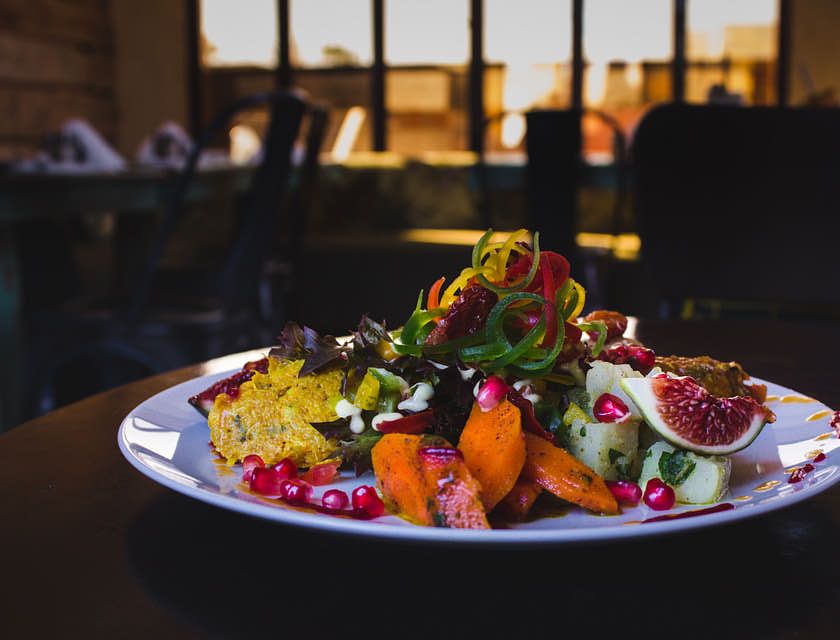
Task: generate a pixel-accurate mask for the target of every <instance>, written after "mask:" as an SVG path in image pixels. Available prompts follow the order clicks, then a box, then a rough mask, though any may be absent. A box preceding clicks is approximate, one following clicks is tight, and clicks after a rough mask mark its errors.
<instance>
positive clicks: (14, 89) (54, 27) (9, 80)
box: [0, 0, 117, 161]
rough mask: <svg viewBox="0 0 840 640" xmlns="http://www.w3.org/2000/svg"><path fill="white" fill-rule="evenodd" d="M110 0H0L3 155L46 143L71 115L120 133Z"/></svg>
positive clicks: (103, 130) (24, 152)
mask: <svg viewBox="0 0 840 640" xmlns="http://www.w3.org/2000/svg"><path fill="white" fill-rule="evenodd" d="M114 84H115V80H114V33H113V28H112V19H111V2H110V0H3V2H0V161H9V160H11V159H13V158H16V157H25V156H27V155H29V154H30V153H32V152H33V151H35V150H37V149H39V148H40V146H41V144H42V140H43V137H44V135H45V134H47V133H49V132H51V131H55V130H56V129H58V128H59V127H60V126H61V124H62V122H63V121H64V120H65V119H66V118H68V117H79V118H84V119H86V120H88V121H90V122H91V123H92V124H93V126H94V127H96V129H97V130H99V131H100V132H101V133H102V134H103V135H104V136H105V137H106V138H107V139H108V140H109V142H111V143H113V142H114V141H115V140H116V137H117V108H116V104H115V90H114Z"/></svg>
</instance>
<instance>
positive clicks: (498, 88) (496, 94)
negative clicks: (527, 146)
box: [484, 0, 572, 152]
mask: <svg viewBox="0 0 840 640" xmlns="http://www.w3.org/2000/svg"><path fill="white" fill-rule="evenodd" d="M526 42H527V43H528V46H523V43H526ZM571 50H572V3H571V0H531V1H530V2H527V3H514V2H510V1H509V0H485V3H484V51H485V62H486V65H487V67H486V70H485V76H484V110H485V116H486V117H487V119H488V125H487V131H486V137H485V148H486V149H487V151H489V152H494V151H507V150H518V151H522V149H523V140H524V133H525V119H524V115H523V112H524V111H526V110H528V109H530V108H534V107H539V108H567V107H568V106H569V105H570V104H571V63H570V59H571Z"/></svg>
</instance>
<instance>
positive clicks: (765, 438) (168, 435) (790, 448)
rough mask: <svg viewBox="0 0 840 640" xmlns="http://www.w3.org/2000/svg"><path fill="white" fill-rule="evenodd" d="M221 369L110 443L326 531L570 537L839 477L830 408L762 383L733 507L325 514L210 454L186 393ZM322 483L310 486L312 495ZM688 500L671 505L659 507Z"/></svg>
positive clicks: (784, 498)
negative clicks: (454, 520)
mask: <svg viewBox="0 0 840 640" xmlns="http://www.w3.org/2000/svg"><path fill="white" fill-rule="evenodd" d="M243 362H244V360H243ZM231 373H233V370H231V371H226V372H223V373H218V374H214V375H206V376H202V377H200V378H195V379H193V380H190V381H187V382H184V383H182V384H179V385H176V386H174V387H171V388H169V389H167V390H165V391H163V392H161V393H159V394H157V395H155V396H153V397H151V398H149V399H148V400H146V401H145V402H143V403H142V404H140V405H139V406H138V407H136V408H135V409H134V410H133V411H132V412H131V413H130V414H128V416H126V418H125V419H124V420H123V422H122V424H121V425H120V429H119V435H118V440H119V446H120V450H121V451H122V453H123V455H124V456H125V457H126V458H127V459H128V461H129V462H130V463H131V464H132V465H134V466H135V467H136V468H137V469H138V470H139V471H140V472H141V473H143V474H145V475H146V476H148V477H149V478H151V479H152V480H155V481H156V482H159V483H160V484H162V485H164V486H166V487H169V488H170V489H173V490H175V491H178V492H180V493H183V494H185V495H187V496H190V497H192V498H196V499H198V500H202V501H204V502H207V503H210V504H213V505H216V506H218V507H222V508H224V509H230V510H231V511H237V512H240V513H243V514H247V515H250V516H256V517H259V518H265V519H268V520H275V521H277V522H280V523H283V524H286V525H294V526H299V527H308V528H311V529H318V530H322V531H326V532H336V533H343V534H356V535H363V536H371V537H380V538H390V539H395V540H412V541H420V542H427V543H445V544H461V543H463V544H469V545H475V544H491V545H536V544H570V543H585V542H594V541H603V540H611V539H622V538H635V537H637V536H649V535H658V534H662V533H671V532H676V531H684V530H688V529H693V528H697V527H707V526H711V525H717V524H723V523H727V522H733V521H736V520H741V519H744V518H747V517H752V516H756V515H759V514H763V513H767V512H769V511H773V510H775V509H779V508H782V507H785V506H788V505H791V504H793V503H796V502H799V501H800V500H805V499H807V498H810V497H811V496H814V495H816V494H817V493H819V492H821V491H824V490H825V489H827V488H828V487H830V486H831V485H833V484H834V483H835V482H837V481H838V479H840V439H838V437H837V434H836V433H835V432H834V431H833V430H832V429H831V427H830V426H829V418H830V414H831V413H832V411H831V410H830V409H828V407H826V406H825V405H823V404H822V403H820V402H818V401H816V400H812V399H808V398H804V397H803V396H802V395H800V394H799V393H797V392H796V391H793V390H791V389H787V388H784V387H780V386H778V385H775V384H772V383H769V382H766V383H765V384H767V392H768V403H767V404H768V406H769V407H770V408H771V409H772V410H773V411H774V412H775V413H776V417H777V419H776V422H774V423H772V424H769V425H767V427H765V428H764V430H763V431H762V432H761V434H760V435H759V437H758V438H756V440H755V441H754V442H753V443H752V444H751V445H750V446H749V447H748V448H747V449H745V450H744V451H741V452H739V453H737V454H735V455H734V456H733V465H732V481H731V484H730V490H729V493H728V494H727V495H726V496H724V498H723V499H722V502H726V503H729V504H731V505H733V506H734V508H732V509H730V510H727V511H719V512H716V513H704V514H702V515H696V516H692V517H683V518H676V519H668V520H664V521H654V522H644V520H646V519H648V518H652V517H657V516H661V515H662V514H663V512H657V511H653V510H651V509H649V508H648V507H647V506H645V505H644V504H642V505H641V506H638V507H632V508H624V509H623V512H622V513H621V514H620V515H616V516H597V515H593V514H590V513H588V512H586V511H584V510H582V509H579V508H577V507H570V508H569V510H568V512H567V513H566V514H565V515H563V516H562V517H549V518H543V519H541V520H537V521H535V522H529V523H524V524H520V525H514V526H511V527H510V528H506V529H496V530H492V531H486V530H481V531H475V530H464V529H442V528H433V527H421V526H415V525H412V524H409V523H408V522H406V521H404V520H402V519H400V518H397V517H395V516H390V515H389V516H383V517H380V518H377V519H375V520H357V519H353V518H348V517H341V516H331V515H326V514H322V513H317V512H312V511H306V510H301V509H292V508H290V507H288V506H285V505H284V504H283V503H281V502H279V501H274V500H269V499H266V498H262V497H259V496H256V495H253V494H251V493H250V492H249V491H248V490H247V489H245V487H244V485H241V484H240V476H241V466H240V465H236V466H234V467H233V468H228V467H227V466H226V465H225V464H223V463H222V462H221V461H220V459H219V458H218V457H217V456H216V455H215V454H214V453H213V451H212V448H211V446H210V444H209V440H210V431H209V429H208V427H207V422H206V420H205V419H203V418H202V416H201V415H200V414H199V413H198V412H197V411H196V410H195V409H194V408H193V407H192V406H190V405H189V404H188V403H187V398H189V397H190V396H192V395H194V394H196V393H198V392H200V391H203V390H204V389H205V388H207V387H208V386H210V385H211V384H212V383H213V382H215V381H216V380H219V379H221V378H223V377H226V376H227V375H230V374H231ZM754 380H756V382H763V381H761V380H758V379H754ZM820 451H821V452H823V453H824V454H825V456H826V459H825V460H823V461H821V462H817V463H815V464H814V466H815V469H814V471H812V472H811V473H809V474H807V475H806V476H805V478H804V480H802V481H801V482H798V483H789V482H788V478H789V475H790V473H791V471H792V470H793V469H795V468H796V467H799V466H802V465H803V464H804V463H806V462H808V461H809V460H810V459H811V458H813V457H814V456H815V455H816V454H817V452H820ZM373 482H374V480H373V476H372V475H371V474H370V473H368V474H365V475H363V476H361V477H360V478H358V479H357V478H353V477H352V474H346V473H345V474H344V477H343V478H342V479H341V480H340V481H339V482H337V483H333V484H331V485H330V486H329V487H327V488H340V489H344V490H345V491H347V492H348V494H349V492H350V491H351V490H352V489H353V488H354V487H356V486H358V485H359V484H368V485H370V484H373ZM324 490H326V488H324V487H322V488H317V487H316V492H315V497H316V499H317V497H318V496H319V495H320V494H321V493H322V492H323V491H324ZM697 508H698V507H690V506H687V505H679V506H677V507H676V508H674V509H672V510H671V511H669V512H665V513H680V512H684V511H690V510H692V509H697Z"/></svg>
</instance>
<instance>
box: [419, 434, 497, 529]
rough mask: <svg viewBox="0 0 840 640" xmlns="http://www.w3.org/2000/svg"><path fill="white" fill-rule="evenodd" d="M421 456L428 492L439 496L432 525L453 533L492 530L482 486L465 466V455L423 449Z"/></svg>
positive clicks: (436, 449)
mask: <svg viewBox="0 0 840 640" xmlns="http://www.w3.org/2000/svg"><path fill="white" fill-rule="evenodd" d="M419 455H420V459H421V461H422V464H423V468H424V470H425V474H426V487H427V490H428V492H429V495H434V496H435V499H434V503H435V505H436V509H437V510H436V511H435V512H434V513H432V523H433V524H434V525H435V526H436V527H449V528H452V529H489V528H490V523H489V522H487V513H486V511H485V510H484V505H483V504H482V502H481V497H480V492H481V485H480V484H479V483H478V481H477V480H476V479H475V478H474V477H473V476H472V474H471V473H470V470H469V468H468V467H467V465H466V464H464V457H463V454H462V453H461V452H460V451H459V450H458V449H456V448H454V447H421V448H420V450H419Z"/></svg>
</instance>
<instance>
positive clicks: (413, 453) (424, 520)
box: [371, 433, 432, 524]
mask: <svg viewBox="0 0 840 640" xmlns="http://www.w3.org/2000/svg"><path fill="white" fill-rule="evenodd" d="M422 442H423V436H422V435H412V434H401V433H388V434H385V435H384V436H382V438H380V439H379V442H377V443H376V444H375V445H374V447H373V449H372V450H371V461H372V463H373V472H374V474H375V475H376V484H377V487H378V488H379V491H380V492H381V493H382V499H383V502H385V506H386V507H388V509H389V510H390V511H393V512H394V513H397V514H398V515H401V516H402V517H404V518H406V519H407V520H410V521H412V522H414V523H416V524H430V523H431V520H432V514H431V510H430V509H429V506H430V505H428V504H427V501H426V496H425V476H424V472H423V466H422V464H421V462H420V457H419V456H418V455H417V449H419V448H420V446H421V444H422Z"/></svg>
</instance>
